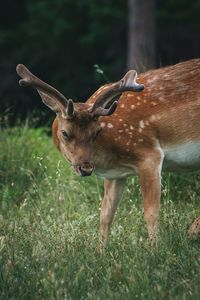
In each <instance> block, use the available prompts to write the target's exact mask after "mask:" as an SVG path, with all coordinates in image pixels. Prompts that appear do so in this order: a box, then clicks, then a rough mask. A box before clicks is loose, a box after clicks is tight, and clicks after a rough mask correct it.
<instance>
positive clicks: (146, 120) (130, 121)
mask: <svg viewBox="0 0 200 300" xmlns="http://www.w3.org/2000/svg"><path fill="white" fill-rule="evenodd" d="M17 73H18V75H19V76H20V77H21V78H22V79H21V80H20V81H19V83H20V85H21V86H31V87H33V88H35V89H36V90H37V91H38V93H39V95H40V96H41V98H42V101H43V102H44V103H45V104H46V105H47V106H48V107H49V108H50V109H52V110H53V111H54V112H55V113H56V118H55V120H54V122H53V126H52V129H53V140H54V143H55V145H56V146H57V148H58V149H59V150H60V152H61V153H62V154H63V156H64V157H65V158H66V159H67V160H68V161H70V163H71V164H72V166H73V168H74V170H75V172H76V173H77V174H78V175H81V176H88V175H91V174H92V172H94V173H95V174H97V175H98V176H101V177H103V178H104V197H103V202H102V207H101V213H100V240H101V243H102V245H105V243H106V240H107V237H108V233H109V229H110V226H111V223H112V220H113V217H114V214H115V211H116V209H117V205H118V203H119V200H120V199H121V197H122V193H123V190H124V186H125V181H126V178H127V176H129V175H135V174H136V175H138V176H139V179H140V185H141V191H142V196H143V201H144V217H145V220H146V223H147V228H148V236H149V239H150V241H151V243H154V242H155V241H156V237H157V223H158V222H157V220H158V214H159V207H160V194H161V170H162V169H163V170H167V171H173V170H174V171H182V170H195V169H199V168H200V130H199V124H200V59H193V60H190V61H186V62H182V63H179V64H176V65H174V66H170V67H165V68H161V69H157V70H150V71H147V72H145V73H143V74H141V75H140V76H139V77H138V78H137V73H136V71H134V70H133V71H129V72H128V73H127V74H126V75H125V76H124V77H123V78H122V79H121V80H120V81H118V82H116V83H112V84H106V85H104V86H103V87H101V88H99V89H98V90H97V91H96V92H95V93H94V94H93V95H92V96H91V97H90V98H89V99H88V100H87V102H86V103H74V102H73V101H72V100H71V99H66V98H65V97H64V96H63V95H62V94H61V93H60V92H58V91H57V90H56V89H55V88H53V87H51V86H50V85H48V84H46V83H44V82H43V81H41V80H40V79H39V78H37V77H36V76H34V75H33V74H32V73H31V72H30V71H29V70H28V69H27V68H26V67H25V66H24V65H21V64H20V65H18V66H17ZM136 78H137V82H138V83H136ZM143 84H144V85H143ZM144 86H145V88H144ZM191 228H192V227H191ZM190 230H192V229H190ZM190 234H191V232H190Z"/></svg>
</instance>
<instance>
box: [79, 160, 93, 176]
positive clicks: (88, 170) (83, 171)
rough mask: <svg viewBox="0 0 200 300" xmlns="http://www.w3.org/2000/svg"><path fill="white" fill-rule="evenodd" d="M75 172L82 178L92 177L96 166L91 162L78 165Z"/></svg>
mask: <svg viewBox="0 0 200 300" xmlns="http://www.w3.org/2000/svg"><path fill="white" fill-rule="evenodd" d="M75 170H76V172H77V173H78V174H79V175H81V176H90V175H91V174H92V172H93V170H94V164H93V163H91V162H83V163H81V164H80V165H77V166H76V167H75Z"/></svg>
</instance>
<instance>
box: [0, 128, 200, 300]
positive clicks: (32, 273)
mask: <svg viewBox="0 0 200 300" xmlns="http://www.w3.org/2000/svg"><path fill="white" fill-rule="evenodd" d="M0 139H1V140H0V143H1V145H0V188H1V190H0V299H20V300H21V299H145V300H146V299H173V300H174V299H199V297H200V284H199V283H200V251H199V246H200V245H199V242H191V241H189V240H188V239H187V237H186V228H187V225H188V224H190V223H191V221H192V219H193V217H195V216H196V215H199V214H200V210H199V200H200V199H199V198H200V195H199V187H200V183H199V179H200V173H196V174H189V175H173V174H168V175H165V176H164V177H163V188H162V190H163V194H162V205H161V208H162V209H161V216H160V241H159V244H158V246H157V247H156V248H151V247H150V246H149V244H148V242H147V240H146V229H145V224H144V221H143V212H142V203H141V197H140V191H139V183H138V180H137V178H130V179H129V180H128V182H127V189H126V192H125V195H124V198H123V201H122V203H121V205H120V207H119V210H118V213H117V215H116V218H115V220H114V223H113V226H112V231H111V235H110V240H109V244H108V247H107V249H106V251H105V253H104V254H103V255H102V256H98V255H97V254H96V245H97V242H98V226H99V220H98V214H99V207H100V200H101V197H102V193H103V188H102V181H101V180H99V179H97V178H96V177H90V178H86V179H85V178H84V179H82V178H78V177H76V176H75V175H74V174H73V173H72V171H71V168H70V166H69V165H68V164H67V163H66V162H65V161H64V160H63V159H62V158H61V156H60V154H59V153H58V152H57V150H56V149H55V147H54V146H53V143H52V141H51V138H50V137H48V136H47V134H46V129H45V128H42V129H31V128H29V127H28V126H27V125H25V126H21V127H16V128H7V129H4V130H2V132H1V136H0Z"/></svg>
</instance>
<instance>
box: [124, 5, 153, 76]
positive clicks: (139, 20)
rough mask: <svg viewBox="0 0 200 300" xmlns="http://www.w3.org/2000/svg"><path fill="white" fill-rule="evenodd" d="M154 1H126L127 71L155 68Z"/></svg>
mask: <svg viewBox="0 0 200 300" xmlns="http://www.w3.org/2000/svg"><path fill="white" fill-rule="evenodd" d="M154 8H155V0H128V9H129V17H128V20H129V30H128V62H127V67H128V69H136V70H137V71H138V72H143V71H145V70H148V69H150V68H153V67H155V20H154V11H155V10H154Z"/></svg>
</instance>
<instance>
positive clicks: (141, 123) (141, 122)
mask: <svg viewBox="0 0 200 300" xmlns="http://www.w3.org/2000/svg"><path fill="white" fill-rule="evenodd" d="M139 124H140V127H141V128H144V127H145V125H144V121H143V120H140V122H139Z"/></svg>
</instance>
